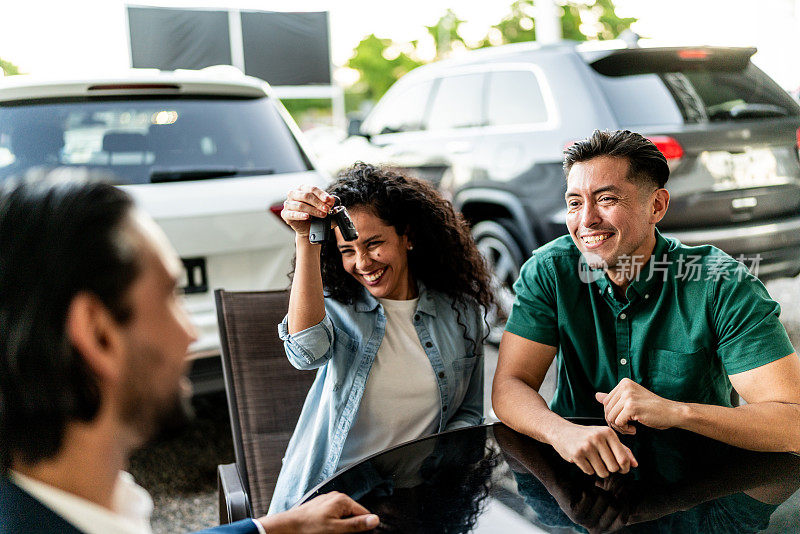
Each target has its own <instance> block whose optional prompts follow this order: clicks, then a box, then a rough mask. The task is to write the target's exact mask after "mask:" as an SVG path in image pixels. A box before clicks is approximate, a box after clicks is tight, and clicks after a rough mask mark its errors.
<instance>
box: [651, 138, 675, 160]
mask: <svg viewBox="0 0 800 534" xmlns="http://www.w3.org/2000/svg"><path fill="white" fill-rule="evenodd" d="M648 139H649V140H650V141H652V142H653V144H654V145H656V148H658V149H659V150H660V151H661V153H662V154H664V157H665V158H667V163H672V162H674V161H676V160H679V159H681V158H682V157H683V147H682V146H681V144H680V143H678V142H677V141H676V140H675V139H673V138H672V137H669V136H666V135H654V136H652V137H648Z"/></svg>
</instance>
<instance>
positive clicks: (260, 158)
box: [0, 98, 310, 184]
mask: <svg viewBox="0 0 800 534" xmlns="http://www.w3.org/2000/svg"><path fill="white" fill-rule="evenodd" d="M55 167H67V168H70V167H71V168H82V169H85V170H86V171H88V172H87V174H88V175H90V176H98V177H103V178H105V179H107V180H110V181H112V182H113V183H116V184H142V183H150V182H164V181H173V180H192V179H208V178H218V177H226V176H244V175H254V174H281V173H290V172H299V171H305V170H310V165H309V163H308V160H307V158H306V156H305V154H303V152H302V150H301V149H300V147H299V145H298V144H297V142H296V140H295V139H294V136H293V135H292V133H291V131H290V130H289V128H288V127H287V125H286V124H285V123H284V121H283V118H282V117H281V115H280V113H279V112H278V110H277V108H276V107H275V104H274V103H273V102H272V101H270V100H269V99H268V98H257V99H185V98H176V99H141V100H134V99H124V100H122V99H116V100H102V101H98V100H90V101H89V100H73V101H66V102H58V103H32V104H15V105H0V181H2V180H4V179H6V178H9V177H11V176H21V175H24V174H26V173H27V172H29V171H31V170H33V169H44V170H46V169H48V168H55Z"/></svg>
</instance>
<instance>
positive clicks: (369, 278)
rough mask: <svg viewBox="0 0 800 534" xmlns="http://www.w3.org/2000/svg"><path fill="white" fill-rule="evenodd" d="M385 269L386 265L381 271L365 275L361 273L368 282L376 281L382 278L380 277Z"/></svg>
mask: <svg viewBox="0 0 800 534" xmlns="http://www.w3.org/2000/svg"><path fill="white" fill-rule="evenodd" d="M385 270H386V267H384V268H383V269H381V270H379V271H375V272H374V273H372V274H363V275H361V276H363V277H364V279H365V280H366V281H367V282H374V281H376V280H377V279H378V278H380V277H381V275H382V274H383V271H385Z"/></svg>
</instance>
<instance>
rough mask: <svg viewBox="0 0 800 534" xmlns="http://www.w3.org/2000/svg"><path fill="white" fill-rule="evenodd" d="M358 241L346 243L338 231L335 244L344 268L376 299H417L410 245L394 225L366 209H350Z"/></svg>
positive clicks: (359, 207) (337, 230) (361, 207)
mask: <svg viewBox="0 0 800 534" xmlns="http://www.w3.org/2000/svg"><path fill="white" fill-rule="evenodd" d="M348 212H349V213H350V218H351V219H352V220H353V224H354V225H355V227H356V230H357V231H358V239H356V240H355V241H345V240H344V239H342V234H341V232H339V229H338V228H337V229H336V244H337V246H338V247H339V252H341V254H342V265H343V266H344V270H345V271H347V272H348V273H349V274H350V275H351V276H352V277H353V278H355V279H356V280H358V283H359V284H361V285H363V286H364V287H366V288H367V291H369V292H370V294H371V295H372V296H373V297H376V298H385V299H391V300H408V299H412V298H415V297H416V296H417V286H416V283H415V282H414V280H413V278H412V277H411V272H410V271H409V269H408V250H409V246H411V243H410V242H409V240H408V237H407V236H405V235H398V234H397V232H396V231H395V229H394V227H393V226H387V225H386V223H385V222H384V221H382V220H381V219H380V217H378V216H377V215H375V214H374V213H373V212H372V211H371V210H369V209H367V208H364V207H363V206H356V207H354V208H351V209H348Z"/></svg>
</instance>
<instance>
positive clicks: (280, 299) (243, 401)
mask: <svg viewBox="0 0 800 534" xmlns="http://www.w3.org/2000/svg"><path fill="white" fill-rule="evenodd" d="M214 295H215V298H216V302H217V319H218V321H219V330H220V340H221V344H222V363H223V373H224V378H225V391H226V393H227V396H228V410H229V412H230V416H231V430H232V432H233V445H234V453H235V455H236V464H237V466H238V467H239V472H240V474H241V476H242V484H243V486H244V488H245V490H246V491H247V494H248V495H249V497H250V507H251V512H252V513H253V516H254V517H258V516H261V515H263V514H265V513H266V512H267V510H268V509H269V501H270V499H271V498H272V493H273V491H274V490H275V482H276V481H277V479H278V473H279V472H280V469H281V461H282V459H283V455H284V453H285V452H286V446H287V445H288V444H289V438H291V436H292V432H293V431H294V427H295V425H296V424H297V419H298V418H299V417H300V411H301V409H302V407H303V401H304V400H305V397H306V394H307V393H308V390H309V388H310V387H311V383H312V382H313V381H314V377H315V373H313V372H309V371H298V370H297V369H295V368H294V367H292V366H291V364H290V363H289V362H288V361H287V359H286V354H285V353H284V350H283V343H282V342H281V340H280V338H279V337H278V327H277V325H278V323H280V321H281V320H282V319H283V317H284V315H286V310H287V309H288V305H289V293H288V292H287V291H225V290H223V289H218V290H216V291H215V292H214Z"/></svg>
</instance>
